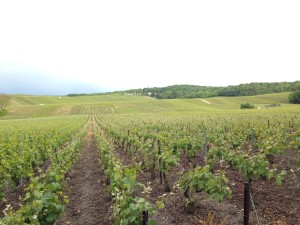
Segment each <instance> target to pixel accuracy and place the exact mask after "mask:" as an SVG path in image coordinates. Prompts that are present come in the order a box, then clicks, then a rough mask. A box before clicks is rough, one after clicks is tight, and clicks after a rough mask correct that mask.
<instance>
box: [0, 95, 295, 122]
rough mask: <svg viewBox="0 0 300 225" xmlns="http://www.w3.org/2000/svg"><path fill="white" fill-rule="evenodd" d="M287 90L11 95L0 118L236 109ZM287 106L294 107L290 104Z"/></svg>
mask: <svg viewBox="0 0 300 225" xmlns="http://www.w3.org/2000/svg"><path fill="white" fill-rule="evenodd" d="M288 94H289V93H277V94H267V95H259V96H248V97H214V98H205V99H168V100H166V99H164V100H157V99H153V98H150V97H145V96H125V95H99V96H77V97H68V96H62V97H57V96H26V95H15V96H13V99H12V103H11V105H10V106H9V108H8V111H9V113H8V114H6V115H5V116H4V117H1V118H0V119H25V118H35V117H47V116H61V115H88V114H91V113H93V114H98V113H100V114H101V113H118V114H123V113H126V114H128V113H160V112H177V113H178V112H179V113H180V112H213V111H216V110H239V109H240V104H242V103H246V102H249V103H251V104H254V105H255V106H256V107H257V108H258V107H264V106H266V105H271V104H281V105H285V107H286V104H287V103H288ZM289 107H293V106H290V105H289Z"/></svg>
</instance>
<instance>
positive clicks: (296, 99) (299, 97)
mask: <svg viewBox="0 0 300 225" xmlns="http://www.w3.org/2000/svg"><path fill="white" fill-rule="evenodd" d="M289 102H290V103H293V104H300V90H298V91H294V92H292V93H291V94H290V95H289Z"/></svg>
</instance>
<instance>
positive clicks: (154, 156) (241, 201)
mask: <svg viewBox="0 0 300 225" xmlns="http://www.w3.org/2000/svg"><path fill="white" fill-rule="evenodd" d="M285 95H286V94H284V96H285ZM276 97H277V98H276ZM245 98H250V97H241V98H234V99H233V102H230V103H229V101H230V98H211V99H202V100H200V99H190V100H179V99H178V100H153V99H150V98H148V97H141V96H126V97H124V96H104V97H101V96H100V97H95V96H86V97H79V98H78V99H77V100H76V98H73V99H72V98H69V99H66V100H64V99H58V98H51V97H36V98H33V97H26V96H25V97H21V96H16V97H15V99H14V102H13V104H12V106H11V108H10V109H9V110H10V113H8V114H7V115H5V116H4V117H3V118H2V119H1V120H0V155H1V158H0V199H1V200H0V209H1V210H0V211H1V212H0V224H11V225H13V224H58V225H60V224H82V223H81V222H79V221H81V220H82V221H86V224H116V225H119V224H121V225H126V224H149V225H150V224H158V225H179V224H180V225H182V224H190V225H192V224H243V222H244V221H245V211H249V217H248V216H246V218H247V219H249V222H250V224H300V215H299V212H300V204H299V202H300V197H299V196H300V110H299V109H300V108H299V106H292V105H287V104H285V103H286V102H285V100H283V99H285V98H283V97H282V98H280V96H279V94H276V95H265V96H260V97H257V98H256V99H255V96H252V97H251V99H252V102H254V101H255V100H256V103H255V104H256V105H257V106H259V107H260V109H257V108H256V109H251V110H240V109H239V104H240V103H242V102H243V101H244V100H245ZM85 99H86V101H85ZM276 99H277V101H279V102H276ZM278 99H279V100H278ZM281 99H282V100H281ZM275 103H280V104H281V105H280V107H271V108H269V107H264V106H265V105H270V104H275ZM278 105H279V104H278ZM88 156H90V157H88ZM93 171H94V172H93ZM78 174H80V175H78ZM76 179H80V180H79V181H77V182H76ZM84 179H86V180H84ZM84 182H87V183H89V184H87V185H83V183H84ZM245 183H246V185H245ZM76 185H77V186H76ZM90 186H92V188H93V189H96V190H94V191H98V192H95V193H97V195H96V196H93V194H92V193H94V192H92V190H90V189H89V187H90ZM77 187H78V188H77ZM245 188H246V190H247V193H248V195H249V196H248V202H246V204H245V190H244V189H245ZM79 189H80V190H79ZM248 189H249V190H248ZM79 192H80V193H81V192H82V193H81V194H80V195H78V193H79ZM87 192H89V197H82V196H84V195H85V194H88V193H87ZM87 199H89V200H87ZM80 201H87V202H85V203H84V204H83V203H82V202H80ZM82 205H84V207H83V206H82ZM247 205H248V206H247ZM89 206H91V207H90V208H89ZM78 207H79V208H78ZM80 207H81V208H80ZM84 214H85V215H84ZM94 214H95V215H94ZM81 215H82V218H81ZM91 215H93V216H91ZM91 217H93V219H92V218H91ZM83 218H84V219H83ZM88 220H90V221H89V222H87V221H88Z"/></svg>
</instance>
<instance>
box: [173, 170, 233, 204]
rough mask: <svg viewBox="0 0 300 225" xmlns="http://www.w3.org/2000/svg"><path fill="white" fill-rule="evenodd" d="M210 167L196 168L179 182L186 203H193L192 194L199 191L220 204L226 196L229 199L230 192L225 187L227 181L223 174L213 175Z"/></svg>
mask: <svg viewBox="0 0 300 225" xmlns="http://www.w3.org/2000/svg"><path fill="white" fill-rule="evenodd" d="M210 169H211V168H210V166H209V165H207V166H204V167H202V168H201V167H200V166H197V167H196V168H195V169H194V170H192V171H189V172H187V173H186V174H184V175H183V176H182V178H181V179H180V180H179V188H180V189H181V190H182V192H184V193H185V197H186V198H187V199H186V200H187V203H189V202H193V201H194V192H195V191H196V190H200V191H202V192H206V193H208V194H209V195H210V196H211V197H213V198H214V199H216V200H217V201H218V202H221V201H222V200H223V199H224V198H225V197H226V196H227V197H229V198H230V197H231V190H230V189H229V188H228V187H227V183H228V179H227V178H226V176H225V175H224V173H222V172H220V173H219V174H213V173H212V172H210Z"/></svg>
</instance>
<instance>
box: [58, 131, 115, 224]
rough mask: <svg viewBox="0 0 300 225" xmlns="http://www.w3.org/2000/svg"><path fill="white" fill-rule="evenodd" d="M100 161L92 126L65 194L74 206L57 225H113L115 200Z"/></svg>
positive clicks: (68, 207)
mask: <svg viewBox="0 0 300 225" xmlns="http://www.w3.org/2000/svg"><path fill="white" fill-rule="evenodd" d="M98 159H99V154H98V150H97V146H96V144H95V142H94V134H93V129H92V127H91V126H90V129H89V133H88V135H87V137H86V140H85V143H84V145H83V147H82V149H81V152H80V157H79V160H78V161H77V162H76V163H75V165H74V167H73V169H72V170H71V171H70V172H69V173H68V175H67V177H68V178H67V180H68V181H67V185H66V188H65V194H66V195H68V196H69V200H70V202H69V204H68V205H67V206H66V209H65V213H64V215H63V216H62V218H61V219H60V220H59V221H58V222H57V223H56V224H57V225H65V224H69V225H83V224H87V225H102V224H103V225H104V224H105V225H109V224H112V221H111V220H110V219H109V217H110V215H111V212H110V211H111V209H110V205H111V200H110V196H109V193H108V191H107V187H105V184H104V182H102V181H104V180H105V176H104V174H103V171H102V170H101V168H100V165H99V163H98Z"/></svg>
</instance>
